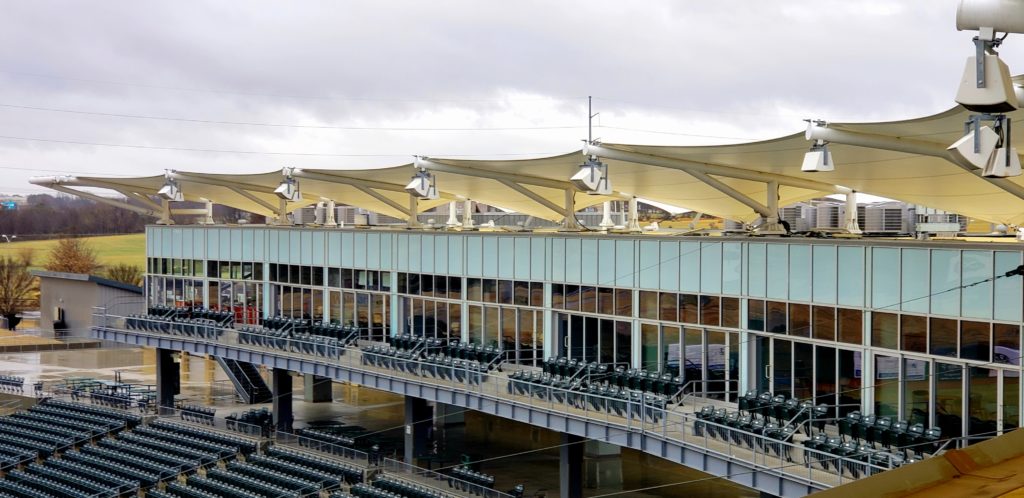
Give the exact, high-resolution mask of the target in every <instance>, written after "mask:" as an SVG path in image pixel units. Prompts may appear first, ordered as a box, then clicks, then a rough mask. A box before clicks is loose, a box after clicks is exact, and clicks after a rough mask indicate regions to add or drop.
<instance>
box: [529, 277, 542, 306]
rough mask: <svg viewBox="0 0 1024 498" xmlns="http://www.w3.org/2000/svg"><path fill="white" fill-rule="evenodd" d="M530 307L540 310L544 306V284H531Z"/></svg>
mask: <svg viewBox="0 0 1024 498" xmlns="http://www.w3.org/2000/svg"><path fill="white" fill-rule="evenodd" d="M530 306H533V307H535V308H540V307H542V306H544V284H543V283H541V282H533V283H531V284H530Z"/></svg>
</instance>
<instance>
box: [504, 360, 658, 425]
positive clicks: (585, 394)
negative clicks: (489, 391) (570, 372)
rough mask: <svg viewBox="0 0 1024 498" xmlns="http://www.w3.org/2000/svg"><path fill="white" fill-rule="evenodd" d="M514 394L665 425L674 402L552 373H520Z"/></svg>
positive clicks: (513, 381)
mask: <svg viewBox="0 0 1024 498" xmlns="http://www.w3.org/2000/svg"><path fill="white" fill-rule="evenodd" d="M507 390H508V392H509V393H510V394H518V395H527V396H532V397H535V398H539V399H542V400H549V401H552V402H554V403H559V404H560V403H566V404H568V405H570V406H572V407H574V408H579V409H589V410H595V411H602V412H607V413H613V414H615V415H617V416H619V417H632V418H642V419H643V420H647V421H650V422H653V423H656V422H659V421H661V419H662V418H663V417H664V415H665V410H666V409H667V408H668V406H669V404H671V403H672V399H671V398H670V397H668V396H665V395H661V394H652V393H645V392H643V391H634V390H630V389H628V388H622V387H619V386H616V385H611V384H608V383H606V382H588V381H587V380H585V379H584V378H576V379H572V378H563V377H560V376H558V375H554V376H553V375H551V374H549V373H545V372H540V371H535V372H530V371H527V370H519V371H516V372H512V373H511V374H509V380H508V387H507Z"/></svg>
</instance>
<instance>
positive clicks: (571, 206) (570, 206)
mask: <svg viewBox="0 0 1024 498" xmlns="http://www.w3.org/2000/svg"><path fill="white" fill-rule="evenodd" d="M579 229H580V225H579V223H576V191H575V190H573V189H571V188H567V189H565V221H563V222H562V230H572V231H575V230H579Z"/></svg>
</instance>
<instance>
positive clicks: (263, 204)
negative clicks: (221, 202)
mask: <svg viewBox="0 0 1024 498" xmlns="http://www.w3.org/2000/svg"><path fill="white" fill-rule="evenodd" d="M227 189H228V190H230V191H232V192H234V193H236V194H238V195H240V196H242V197H245V198H246V199H249V200H250V201H252V202H254V203H256V204H257V205H259V206H260V207H262V208H263V209H266V210H267V211H268V212H270V213H271V214H273V215H277V206H275V205H273V204H271V203H269V202H267V201H265V200H263V199H260V198H259V197H256V196H255V195H253V194H252V192H249V191H246V190H242V189H241V188H238V187H227Z"/></svg>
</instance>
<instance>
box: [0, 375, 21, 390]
mask: <svg viewBox="0 0 1024 498" xmlns="http://www.w3.org/2000/svg"><path fill="white" fill-rule="evenodd" d="M0 389H2V390H4V391H18V392H21V391H24V390H25V378H24V377H18V376H15V375H0Z"/></svg>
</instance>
